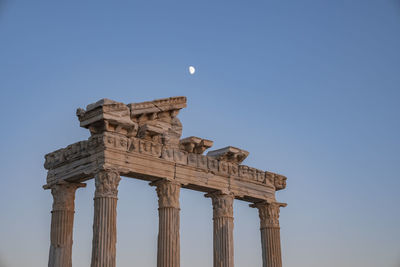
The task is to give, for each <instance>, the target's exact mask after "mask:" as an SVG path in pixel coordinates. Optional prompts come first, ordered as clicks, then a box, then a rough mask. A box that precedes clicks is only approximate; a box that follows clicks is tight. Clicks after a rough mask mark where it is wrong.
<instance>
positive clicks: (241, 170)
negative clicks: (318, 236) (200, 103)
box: [43, 97, 286, 267]
mask: <svg viewBox="0 0 400 267" xmlns="http://www.w3.org/2000/svg"><path fill="white" fill-rule="evenodd" d="M185 107H186V97H170V98H165V99H158V100H154V101H148V102H141V103H131V104H124V103H120V102H116V101H112V100H109V99H102V100H100V101H98V102H96V103H93V104H90V105H88V106H87V107H86V109H78V110H77V116H78V119H79V121H80V126H81V127H84V128H87V129H88V130H89V131H90V133H91V136H90V137H89V138H88V140H84V141H80V142H77V143H74V144H71V145H69V146H67V147H65V148H62V149H59V150H56V151H54V152H52V153H49V154H47V155H46V156H45V159H46V160H45V164H44V167H45V168H46V169H47V170H48V173H47V181H46V184H45V185H44V186H43V188H44V189H49V190H50V191H51V194H52V195H53V208H52V212H51V229H50V252H49V263H48V266H49V267H71V266H72V261H71V258H72V240H73V236H72V233H73V223H74V200H75V192H76V190H77V189H78V188H80V187H85V186H86V184H85V183H84V182H85V181H87V180H89V179H95V186H96V190H95V194H94V218H93V243H92V258H91V267H114V266H115V265H116V242H117V224H116V220H117V202H118V185H119V182H120V180H121V176H123V177H124V179H125V177H126V178H135V179H141V180H146V181H149V184H150V186H154V187H155V189H156V192H157V196H158V205H159V209H158V213H159V228H158V246H157V267H179V266H180V230H179V227H180V219H179V218H180V207H179V205H180V204H179V193H180V189H181V188H187V189H191V190H196V191H201V192H204V193H205V196H206V197H207V198H210V199H211V204H212V209H213V227H214V230H213V249H214V254H213V257H214V261H213V262H214V267H233V266H234V243H233V226H234V214H233V202H234V201H237V200H240V201H246V202H249V204H250V205H249V206H250V207H252V208H257V209H258V212H259V217H260V234H261V247H262V255H260V257H262V260H263V266H264V267H281V266H282V258H281V241H280V227H279V212H280V208H281V207H285V206H286V204H284V203H280V202H277V200H276V198H275V193H276V191H278V190H282V189H284V188H285V187H286V177H285V176H283V175H280V174H276V173H273V172H269V171H265V170H259V169H256V168H252V167H249V166H246V165H243V164H242V162H243V161H244V160H245V158H246V157H247V156H248V155H249V152H247V151H245V150H243V149H239V148H236V147H233V146H229V147H225V148H221V149H217V150H212V151H209V152H208V153H207V154H206V155H204V152H205V151H206V150H207V149H209V148H211V147H212V145H213V141H211V140H206V139H203V138H200V137H194V136H192V137H187V138H183V139H182V138H181V134H182V123H181V122H180V120H179V118H178V117H177V115H178V113H179V111H180V110H181V109H182V108H185ZM210 208H211V207H210Z"/></svg>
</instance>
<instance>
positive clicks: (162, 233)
mask: <svg viewBox="0 0 400 267" xmlns="http://www.w3.org/2000/svg"><path fill="white" fill-rule="evenodd" d="M151 185H155V186H157V188H156V191H157V195H158V216H159V223H158V247H157V267H179V266H180V237H179V223H180V218H179V211H180V208H179V193H180V188H181V185H180V184H179V183H176V182H173V181H167V180H162V181H157V182H155V183H152V184H151Z"/></svg>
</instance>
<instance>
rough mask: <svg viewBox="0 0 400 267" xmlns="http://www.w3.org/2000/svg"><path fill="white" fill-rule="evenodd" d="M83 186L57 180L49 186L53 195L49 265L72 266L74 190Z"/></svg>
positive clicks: (57, 266)
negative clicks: (57, 181) (56, 182)
mask: <svg viewBox="0 0 400 267" xmlns="http://www.w3.org/2000/svg"><path fill="white" fill-rule="evenodd" d="M84 186H85V184H78V183H67V182H59V183H58V184H56V185H53V186H51V187H50V188H51V194H52V195H53V210H52V211H51V230H50V252H49V264H48V266H49V267H71V266H72V242H73V241H72V233H73V225H74V212H75V211H74V208H75V204H74V202H75V191H76V189H78V188H79V187H84ZM46 189H47V188H46Z"/></svg>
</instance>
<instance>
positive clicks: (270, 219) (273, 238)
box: [250, 202, 286, 267]
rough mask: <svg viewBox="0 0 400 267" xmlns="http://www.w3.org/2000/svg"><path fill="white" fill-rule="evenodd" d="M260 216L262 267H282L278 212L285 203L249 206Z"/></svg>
mask: <svg viewBox="0 0 400 267" xmlns="http://www.w3.org/2000/svg"><path fill="white" fill-rule="evenodd" d="M250 206H251V207H254V208H257V209H258V214H259V216H260V231H261V247H262V259H263V266H264V267H282V255H281V237H280V227H279V211H280V208H281V207H286V204H285V203H278V202H272V203H268V202H261V203H256V204H252V205H250Z"/></svg>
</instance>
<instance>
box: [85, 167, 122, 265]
mask: <svg viewBox="0 0 400 267" xmlns="http://www.w3.org/2000/svg"><path fill="white" fill-rule="evenodd" d="M120 180H121V178H120V176H119V173H118V171H116V170H104V171H100V172H99V173H98V174H97V175H96V178H95V184H96V191H95V196H94V220H93V245H92V263H91V267H115V260H116V249H115V246H116V243H117V195H118V184H119V181H120Z"/></svg>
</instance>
